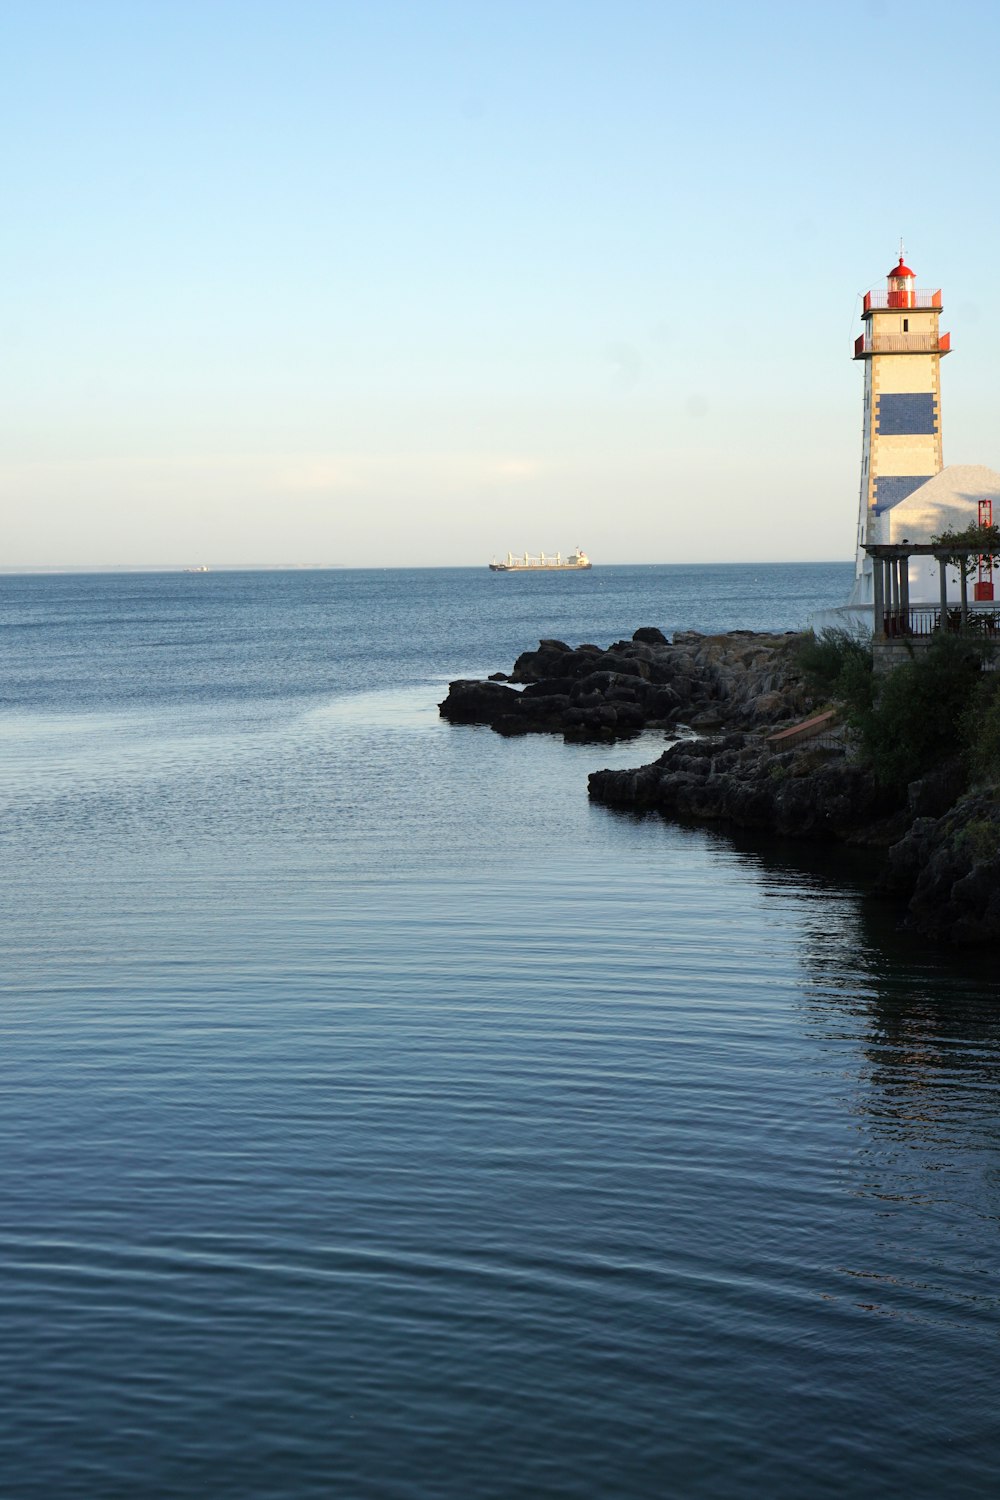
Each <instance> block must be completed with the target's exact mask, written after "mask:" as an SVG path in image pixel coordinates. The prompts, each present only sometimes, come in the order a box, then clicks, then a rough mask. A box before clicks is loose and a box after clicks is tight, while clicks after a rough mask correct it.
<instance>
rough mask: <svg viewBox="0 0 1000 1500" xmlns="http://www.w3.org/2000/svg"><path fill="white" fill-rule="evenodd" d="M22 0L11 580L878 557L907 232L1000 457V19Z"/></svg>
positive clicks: (2, 454) (0, 118) (8, 161)
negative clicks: (864, 470) (891, 283)
mask: <svg viewBox="0 0 1000 1500" xmlns="http://www.w3.org/2000/svg"><path fill="white" fill-rule="evenodd" d="M0 28H2V33H0V35H2V45H3V56H4V59H5V68H4V86H3V89H2V92H0V126H2V132H0V134H2V140H3V142H4V147H3V168H2V169H3V203H4V213H3V231H2V235H0V271H2V277H0V286H2V313H0V333H2V340H3V352H4V358H3V362H2V375H0V381H2V393H0V396H2V399H0V423H2V429H3V430H2V437H3V445H2V451H0V504H2V513H3V520H4V524H3V528H2V536H3V546H2V553H0V566H8V567H10V566H31V565H44V564H64V565H77V566H81V565H89V564H94V565H100V564H137V563H160V564H168V563H200V562H208V563H210V564H211V563H217V564H221V563H239V562H248V563H251V562H257V563H260V562H263V563H267V562H271V563H285V562H287V563H299V562H301V563H345V564H352V565H359V566H363V565H377V564H380V563H383V562H384V563H386V564H389V565H399V564H405V563H408V562H412V563H415V564H450V563H456V564H461V563H481V562H485V561H486V560H487V559H488V558H489V557H490V556H491V555H492V554H493V553H494V552H505V551H506V550H507V549H508V548H512V549H513V550H521V549H523V548H525V547H529V548H531V549H532V550H535V549H537V548H545V549H546V550H556V549H557V548H561V549H562V550H564V551H565V550H568V549H570V548H572V547H573V546H575V545H576V544H577V543H579V544H580V545H582V546H584V547H585V548H586V549H587V551H588V552H589V553H590V554H591V556H593V557H594V558H595V559H596V560H597V561H599V562H613V561H617V562H640V561H651V562H669V561H708V560H711V559H713V558H716V557H717V558H719V559H722V560H735V559H739V558H748V559H754V560H755V559H766V558H802V559H807V558H834V557H844V558H845V559H846V558H849V557H851V556H852V555H853V547H854V526H855V517H856V510H857V492H858V467H859V462H860V449H861V373H860V367H858V366H854V365H852V364H851V362H850V359H849V353H850V345H851V340H852V339H853V337H854V334H855V333H856V332H858V331H860V325H859V324H858V321H857V309H856V304H855V299H856V294H857V293H858V292H859V291H863V290H865V289H867V288H868V287H869V286H881V285H884V281H883V277H884V275H885V273H886V271H887V270H888V269H889V266H890V264H891V263H892V262H893V261H894V259H895V254H896V250H897V248H898V242H899V236H900V235H901V234H902V235H903V236H904V237H905V242H906V251H907V258H908V260H909V262H910V264H911V265H912V266H913V267H914V269H915V270H916V272H917V278H918V282H919V284H920V285H922V286H930V287H937V286H941V287H943V289H944V298H945V316H944V320H943V326H944V327H945V328H950V329H951V330H952V335H953V343H954V348H955V352H954V353H953V354H952V355H951V357H950V358H949V359H948V360H947V361H946V362H945V364H944V366H943V370H944V443H945V461H946V462H967V463H986V464H989V465H991V466H992V467H996V468H1000V424H998V423H997V420H996V412H995V408H996V405H997V396H998V382H997V378H996V370H997V353H998V349H1000V337H998V318H1000V314H998V307H997V303H998V293H997V290H996V288H995V285H994V283H995V281H996V267H997V262H998V255H997V245H998V233H997V229H998V225H997V218H998V214H1000V209H998V206H997V205H998V195H997V191H996V188H997V166H996V153H997V141H998V137H1000V127H998V122H997V92H996V81H995V69H996V58H997V55H998V47H1000V9H998V8H996V7H995V6H993V5H989V4H985V3H983V4H979V3H976V4H973V3H962V0H959V3H957V4H951V5H950V6H946V7H940V6H932V5H929V4H924V3H916V4H887V3H883V0H846V3H840V4H836V5H833V4H829V5H824V4H820V5H812V6H807V5H802V4H784V3H783V4H774V3H770V4H769V3H763V4H754V5H749V4H746V5H744V4H739V5H737V4H711V3H709V4H705V5H698V6H695V5H690V4H672V3H668V0H663V3H651V0H615V3H608V0H572V3H570V0H566V3H564V0H532V3H522V0H503V3H501V0H490V3H485V0H480V3H476V0H466V3H461V4H460V3H445V0H419V3H418V0H410V3H405V4H404V3H395V0H392V3H389V0H364V3H361V0H355V3H350V4H348V3H338V0H326V3H319V0H281V3H279V0H238V3H237V0H198V3H187V0H129V3H107V0H32V3H30V4H29V3H27V0H0Z"/></svg>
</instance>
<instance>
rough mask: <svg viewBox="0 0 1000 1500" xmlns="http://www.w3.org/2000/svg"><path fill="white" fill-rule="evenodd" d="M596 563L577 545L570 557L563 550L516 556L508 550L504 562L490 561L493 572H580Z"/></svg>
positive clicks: (526, 553)
mask: <svg viewBox="0 0 1000 1500" xmlns="http://www.w3.org/2000/svg"><path fill="white" fill-rule="evenodd" d="M593 566H594V564H593V563H592V562H591V560H590V558H589V557H588V556H587V554H586V552H581V550H580V548H579V547H577V549H576V551H575V552H571V553H570V554H569V556H568V557H563V555H562V553H561V552H557V553H556V554H555V555H554V556H553V554H552V553H551V552H549V553H545V552H538V553H532V552H525V554H524V556H523V557H515V556H514V554H513V552H508V553H507V557H506V559H505V560H504V561H503V562H497V560H496V558H494V559H493V561H492V562H491V563H490V572H491V573H579V572H582V570H583V569H584V568H592V567H593Z"/></svg>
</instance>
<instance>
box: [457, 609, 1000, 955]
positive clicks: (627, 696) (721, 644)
mask: <svg viewBox="0 0 1000 1500" xmlns="http://www.w3.org/2000/svg"><path fill="white" fill-rule="evenodd" d="M797 639H798V638H797V637H795V636H793V635H760V634H754V633H751V632H749V631H732V632H730V633H729V634H727V635H715V636H703V635H698V634H696V633H695V632H694V631H689V632H685V633H683V634H679V635H677V636H675V637H674V639H673V641H668V640H667V639H666V637H665V636H664V635H663V634H662V633H661V632H660V631H659V630H657V629H655V628H654V627H645V628H644V629H642V630H637V631H636V632H635V634H634V635H633V637H632V639H631V640H629V641H617V642H615V643H614V645H612V646H609V647H607V648H606V649H602V648H601V647H600V646H594V645H581V646H575V647H574V646H569V645H567V644H566V643H565V642H564V641H557V640H543V641H540V642H539V645H538V649H537V651H526V652H524V653H523V654H522V655H521V656H519V657H518V659H517V661H516V662H515V664H514V667H513V670H512V671H511V672H510V673H509V674H507V675H505V674H503V673H494V674H493V677H492V678H491V679H490V680H489V681H487V682H473V681H461V682H453V683H452V684H451V686H450V688H449V692H448V696H447V698H446V699H445V700H444V702H443V703H442V704H441V705H440V709H441V713H442V715H443V716H444V717H445V718H446V719H450V720H451V721H452V722H453V723H464V724H488V725H490V726H491V727H492V728H493V729H495V730H497V731H498V732H499V733H500V734H530V733H538V732H542V733H558V734H562V735H563V736H564V737H565V738H566V739H574V740H576V739H579V740H595V741H602V740H603V741H608V740H616V739H622V738H625V737H628V736H631V735H635V734H637V733H639V732H640V731H641V730H643V729H655V728H660V729H667V730H673V731H674V733H675V734H676V735H677V736H678V739H677V741H676V743H674V744H672V745H670V746H669V748H668V749H666V750H665V751H664V752H663V754H662V755H660V756H659V757H658V759H656V760H655V761H653V762H652V763H651V764H650V765H645V766H639V767H635V768H632V769H628V770H617V771H610V770H605V771H595V772H593V774H592V775H591V776H590V779H589V792H590V796H591V798H592V799H593V800H594V801H595V802H601V803H604V804H605V805H607V806H609V807H617V808H622V809H628V810H629V811H634V812H644V811H648V812H657V813H661V814H664V815H666V816H668V817H672V818H680V819H692V820H699V821H711V822H720V823H728V824H730V825H733V826H737V827H740V828H746V829H751V830H758V831H761V832H766V833H769V834H779V835H782V836H787V837H794V838H808V839H814V840H843V841H846V842H850V843H865V844H870V845H874V846H880V847H882V848H884V849H886V850H887V856H886V861H885V867H884V874H883V876H882V880H881V888H882V890H883V891H884V892H886V893H888V894H890V895H892V896H893V897H894V898H902V900H903V901H904V902H905V903H906V917H905V922H904V925H905V926H907V927H908V928H910V929H911V930H912V931H914V932H916V933H919V934H921V935H923V936H925V937H927V938H930V939H932V940H934V941H935V942H947V943H953V944H962V945H972V944H984V943H988V942H991V941H993V940H995V939H997V938H1000V790H998V789H989V790H987V789H980V790H978V791H975V792H970V793H967V794H966V795H963V792H964V790H965V777H964V772H963V768H962V766H961V764H960V763H959V762H957V761H955V762H952V763H949V764H947V765H944V766H941V767H939V768H938V769H937V770H935V771H934V772H932V773H931V774H929V775H927V776H925V777H924V778H923V779H922V780H920V781H917V782H914V783H913V784H912V785H911V786H910V787H909V788H908V790H907V794H906V796H905V797H902V796H899V795H895V794H892V793H890V792H888V791H886V790H885V789H884V788H883V787H880V786H879V784H878V781H877V779H876V777H875V775H874V772H873V770H872V768H871V767H869V766H866V765H864V764H862V763H861V762H860V761H858V760H856V759H855V758H853V757H852V754H851V751H850V747H849V745H848V744H847V742H846V741H844V740H841V741H840V742H839V743H838V741H837V740H836V738H834V739H832V740H831V739H829V738H827V739H825V740H824V742H822V743H817V742H815V741H813V742H809V741H807V742H806V743H805V744H802V745H799V746H797V747H795V748H792V749H787V750H779V749H776V748H775V746H772V745H770V744H769V743H768V732H769V731H770V730H772V729H773V728H774V727H775V726H777V725H780V724H783V723H788V722H789V721H796V720H801V719H802V718H803V717H804V716H806V715H808V714H809V713H811V712H812V711H813V710H814V709H815V708H816V706H817V705H816V703H815V702H814V701H813V699H812V698H811V696H810V693H809V691H808V689H807V687H806V684H805V682H804V680H803V678H802V676H801V674H800V672H799V670H798V665H797V650H796V647H797ZM685 726H686V727H685Z"/></svg>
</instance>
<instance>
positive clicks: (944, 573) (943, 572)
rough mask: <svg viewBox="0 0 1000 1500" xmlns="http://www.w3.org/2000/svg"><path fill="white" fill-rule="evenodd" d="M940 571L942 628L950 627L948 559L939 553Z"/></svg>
mask: <svg viewBox="0 0 1000 1500" xmlns="http://www.w3.org/2000/svg"><path fill="white" fill-rule="evenodd" d="M937 564H938V571H939V573H940V582H941V624H940V627H939V628H940V629H941V630H947V629H948V559H947V558H945V557H941V556H940V555H938V559H937Z"/></svg>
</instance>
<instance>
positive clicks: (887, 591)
mask: <svg viewBox="0 0 1000 1500" xmlns="http://www.w3.org/2000/svg"><path fill="white" fill-rule="evenodd" d="M865 551H866V552H867V553H868V556H869V557H870V558H871V559H872V581H873V586H874V610H873V616H872V627H873V636H874V641H875V644H876V645H878V644H880V643H886V642H892V641H897V640H906V641H911V642H914V643H917V642H920V641H922V640H923V641H928V640H930V638H931V637H932V636H934V635H936V634H939V633H941V632H948V633H951V634H957V635H975V636H977V637H979V638H985V639H988V640H996V641H997V642H998V643H1000V608H998V606H997V605H996V604H995V603H994V600H993V584H992V568H991V569H990V570H989V577H990V582H989V583H988V584H986V585H985V586H982V585H977V586H976V587H975V590H974V592H975V594H976V595H977V597H976V598H974V599H972V600H970V598H969V576H968V575H969V568H970V562H974V561H975V560H977V559H978V558H979V557H980V556H981V554H982V545H981V544H980V545H978V546H977V545H975V544H970V545H968V546H963V545H954V544H949V546H948V547H947V548H943V547H941V546H940V545H936V544H935V543H933V542H907V541H903V542H891V543H876V544H872V545H869V546H866V547H865ZM911 557H933V558H934V559H935V561H936V562H937V565H938V579H939V582H940V590H941V592H940V598H939V600H938V602H937V603H928V602H926V601H920V602H919V603H912V602H911V600H910V566H909V564H910V558H911ZM950 567H953V568H956V570H957V572H958V577H959V598H958V601H957V603H956V602H955V601H952V600H949V598H948V569H949V568H950ZM981 594H984V595H988V597H985V598H983V597H978V596H980V595H981Z"/></svg>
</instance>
